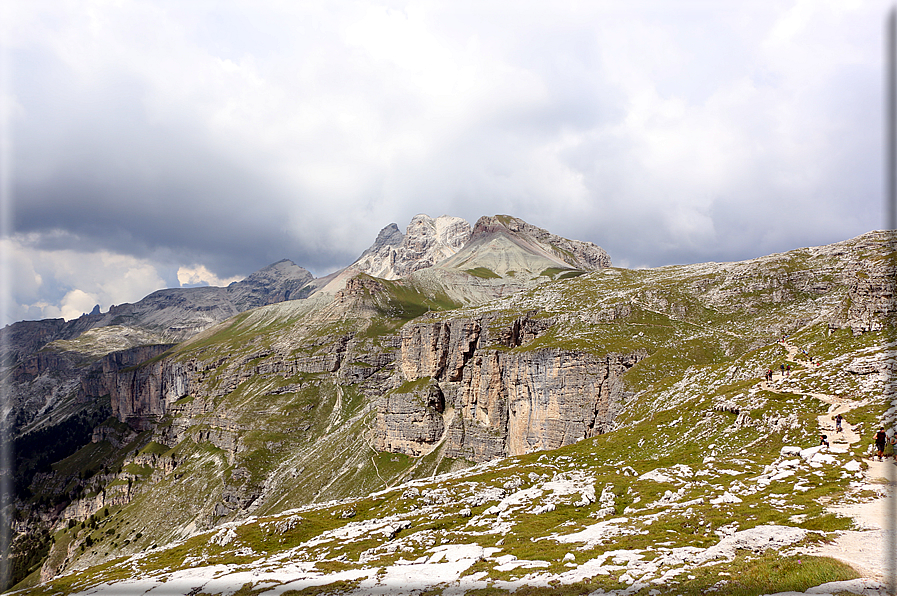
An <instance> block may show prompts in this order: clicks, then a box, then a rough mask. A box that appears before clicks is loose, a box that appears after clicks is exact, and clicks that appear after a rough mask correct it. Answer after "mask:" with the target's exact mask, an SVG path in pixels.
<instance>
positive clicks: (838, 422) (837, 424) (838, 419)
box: [835, 414, 844, 432]
mask: <svg viewBox="0 0 897 596" xmlns="http://www.w3.org/2000/svg"><path fill="white" fill-rule="evenodd" d="M842 420H844V418H843V417H842V416H841V414H838V415H837V416H835V431H836V432H842V431H841V421H842Z"/></svg>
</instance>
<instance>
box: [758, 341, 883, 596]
mask: <svg viewBox="0 0 897 596" xmlns="http://www.w3.org/2000/svg"><path fill="white" fill-rule="evenodd" d="M779 345H781V346H782V347H783V348H785V350H786V351H787V354H788V355H787V359H788V360H789V361H791V362H795V363H797V364H799V365H801V366H803V367H806V368H814V367H815V366H816V364H815V363H814V362H812V361H811V360H810V359H809V358H804V357H802V354H803V352H802V351H801V350H800V349H799V348H798V347H797V346H794V345H791V344H789V343H787V342H785V341H781V342H779ZM792 372H793V371H792ZM788 376H789V375H787V374H782V372H781V370H778V371H777V370H773V378H772V382H767V381H762V382H761V383H760V387H761V388H762V389H765V390H767V391H772V392H774V393H786V392H787V393H794V392H795V390H793V389H790V390H788V391H784V390H783V389H782V388H781V384H782V381H784V380H785V379H786V378H787V377H788ZM799 393H800V394H801V395H807V396H810V397H815V398H816V399H818V400H819V401H821V402H823V403H827V404H829V408H828V411H827V412H826V413H825V414H820V415H819V416H818V417H817V420H818V422H819V433H820V434H824V435H827V436H828V440H829V443H830V446H829V451H830V452H832V453H847V452H848V451H849V449H850V446H851V445H854V444H856V443H858V442H859V441H860V435H859V434H858V433H857V432H856V430H855V429H854V426H853V425H852V424H850V423H849V422H848V421H847V419H846V414H848V413H849V412H850V410H852V409H854V408H856V407H858V406H862V405H865V404H866V403H868V402H867V401H866V400H863V401H854V400H851V399H847V398H844V397H840V396H837V395H829V394H825V393H811V392H806V391H800V392H799ZM838 414H841V415H842V417H843V420H842V423H841V428H842V431H841V432H838V431H837V430H836V428H835V416H837V415H838ZM863 461H864V463H865V464H866V465H867V466H868V467H866V469H865V470H864V471H863V484H864V485H865V486H866V487H867V488H868V489H871V490H874V491H875V492H876V493H877V494H878V495H879V498H875V499H872V500H869V501H866V502H863V503H855V504H851V505H833V506H830V507H828V510H829V511H832V512H833V513H837V514H839V515H844V516H849V517H852V518H853V519H854V522H855V524H856V526H857V529H856V530H850V531H843V532H839V533H838V536H837V538H835V539H834V540H833V541H831V542H828V543H822V544H819V545H816V546H813V547H810V548H809V549H807V551H806V552H807V554H814V555H821V556H827V557H832V558H833V559H838V560H839V561H843V562H845V563H847V564H848V565H850V566H851V567H853V568H854V569H856V570H857V571H858V572H859V573H861V574H863V575H864V576H865V577H867V578H872V579H875V580H878V581H886V580H889V579H891V580H892V576H893V575H894V573H895V562H894V556H893V549H894V546H895V530H894V527H895V525H894V524H895V502H894V499H895V495H894V489H895V486H897V481H895V480H897V462H895V460H894V459H886V460H884V461H874V460H872V459H866V458H864V459H863ZM892 581H893V580H892Z"/></svg>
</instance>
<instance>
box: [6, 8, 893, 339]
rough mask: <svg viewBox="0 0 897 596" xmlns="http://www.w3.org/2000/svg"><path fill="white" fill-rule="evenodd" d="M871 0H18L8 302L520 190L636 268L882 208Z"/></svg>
mask: <svg viewBox="0 0 897 596" xmlns="http://www.w3.org/2000/svg"><path fill="white" fill-rule="evenodd" d="M887 8H888V5H886V4H885V3H883V2H881V1H876V2H872V1H864V0H855V1H851V0H796V1H795V0H791V1H785V2H783V1H778V0H777V1H766V0H752V1H751V2H741V1H732V2H726V1H722V2H721V1H718V0H716V1H706V2H687V1H686V2H666V1H659V0H658V1H657V2H632V1H626V2H622V1H611V2H602V1H600V0H594V1H583V2H575V1H574V2H560V1H552V2H520V1H513V2H512V1H502V2H489V1H483V0H477V1H474V2H464V1H455V0H453V1H451V2H418V1H409V2H385V3H383V2H366V1H359V2H352V3H349V2H328V1H310V2H280V1H277V2H274V1H271V2H264V1H262V2H260V1H253V2H240V1H231V2H205V1H202V2H199V1H197V2H179V1H172V2H162V1H133V2H132V1H92V0H76V1H68V2H66V1H62V0H53V1H48V2H41V1H39V0H30V1H29V2H13V1H6V2H4V3H3V11H5V12H4V14H3V15H0V16H2V19H0V21H2V24H0V27H2V50H3V53H2V80H0V84H2V88H0V115H2V118H3V135H2V139H0V140H2V143H3V145H2V149H3V157H2V168H0V173H2V176H3V179H2V181H0V184H2V188H3V191H4V192H3V197H4V203H3V208H4V210H5V215H6V217H5V218H4V223H5V229H4V230H3V231H2V235H0V247H2V248H3V254H4V256H5V258H6V259H7V265H8V266H7V267H6V268H5V270H4V275H5V276H6V280H5V284H6V286H7V287H8V288H9V289H10V290H11V297H10V304H9V311H8V314H7V315H6V320H5V321H3V322H9V321H11V320H20V319H26V318H29V319H35V318H45V317H58V316H64V317H66V318H71V317H73V316H77V315H79V314H81V313H82V312H85V311H89V310H90V309H91V308H92V307H93V305H94V304H100V306H101V307H102V308H103V310H105V309H107V308H108V307H109V305H110V304H119V303H121V302H133V301H136V300H138V299H140V298H141V297H142V296H144V295H145V294H147V293H149V292H151V291H153V290H156V289H159V288H163V287H177V286H179V285H182V284H196V283H211V284H213V285H220V284H226V283H228V282H229V281H232V280H234V279H239V278H241V277H243V276H245V275H248V274H249V273H251V272H252V271H255V270H257V269H259V268H261V267H263V266H265V265H267V264H269V263H271V262H274V261H277V260H279V259H281V258H289V259H292V260H293V261H295V262H296V263H298V264H300V265H302V266H304V267H306V268H308V269H310V270H311V271H312V272H313V273H315V274H316V275H323V274H326V273H328V272H330V271H333V270H334V269H336V268H339V267H341V266H345V265H347V264H348V263H349V262H351V261H352V260H353V259H354V258H355V257H356V256H357V255H358V254H359V253H361V252H362V251H363V250H364V249H365V248H366V247H367V246H368V245H370V244H371V242H372V241H373V240H374V238H375V236H376V234H377V232H378V231H379V229H380V228H382V227H383V226H385V225H387V224H389V223H390V222H396V223H398V224H399V226H400V227H401V228H404V227H405V226H406V225H407V224H408V222H409V220H410V219H411V217H413V216H414V215H415V214H417V213H427V214H429V215H431V216H434V217H435V216H438V215H442V214H449V215H457V216H460V217H464V218H465V219H467V220H468V221H471V222H474V221H475V220H476V219H477V218H478V217H479V216H481V215H492V214H496V213H507V214H511V215H515V216H518V217H521V218H523V219H525V220H527V221H529V222H530V223H533V224H535V225H538V226H540V227H543V228H547V229H549V230H550V231H552V232H554V233H557V234H561V235H563V236H566V237H569V238H576V239H581V240H591V241H593V242H595V243H597V244H599V245H600V246H602V247H604V248H605V249H606V250H607V251H608V252H609V253H610V254H611V257H612V258H613V260H614V263H615V264H616V265H621V266H630V267H637V266H656V265H663V264H670V263H686V262H702V261H710V260H713V261H728V260H738V259H746V258H751V257H756V256H760V255H763V254H769V253H772V252H777V251H782V250H788V249H792V248H797V247H801V246H809V245H818V244H826V243H830V242H835V241H838V240H843V239H847V238H850V237H853V236H856V235H858V234H861V233H863V232H866V231H869V230H872V229H879V228H881V227H882V225H883V224H882V213H883V209H882V186H883V184H882V178H883V176H882V162H883V157H882V153H883V133H882V122H883V118H882V103H883V101H882V96H883V92H882V79H883V75H882V72H883V66H882V63H883V56H884V53H883V37H884V22H885V13H886V10H887Z"/></svg>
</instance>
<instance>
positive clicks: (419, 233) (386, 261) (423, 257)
mask: <svg viewBox="0 0 897 596" xmlns="http://www.w3.org/2000/svg"><path fill="white" fill-rule="evenodd" d="M469 237H470V224H469V223H468V222H467V221H466V220H464V219H461V218H460V217H452V216H450V215H440V216H439V217H437V218H435V219H434V218H432V217H430V216H429V215H426V214H423V213H421V214H418V215H415V216H414V218H412V220H411V223H409V224H408V228H407V229H406V230H405V234H402V233H401V232H400V231H399V227H398V226H397V225H396V224H394V223H392V224H389V225H388V226H386V227H385V228H383V229H382V230H380V233H379V234H378V235H377V239H376V240H375V241H374V244H373V245H372V246H371V247H370V248H369V249H367V250H366V251H364V252H363V253H362V254H361V256H360V257H359V258H358V260H357V261H355V262H354V263H352V265H350V267H351V268H354V269H357V270H358V271H361V272H362V273H367V274H368V275H372V276H374V277H380V278H382V279H399V278H400V277H405V276H407V275H408V274H409V273H413V272H414V271H418V270H420V269H425V268H427V267H432V266H433V265H435V264H436V263H438V262H439V261H442V260H444V259H446V258H448V257H450V256H452V255H453V254H455V253H456V252H458V250H460V249H461V247H462V246H463V245H464V243H465V242H466V241H467V239H468V238H469Z"/></svg>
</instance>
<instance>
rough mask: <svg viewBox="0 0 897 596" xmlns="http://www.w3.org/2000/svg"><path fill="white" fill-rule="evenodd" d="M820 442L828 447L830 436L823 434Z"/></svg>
mask: <svg viewBox="0 0 897 596" xmlns="http://www.w3.org/2000/svg"><path fill="white" fill-rule="evenodd" d="M819 444H820V445H823V446H824V447H825V448H826V449H828V436H827V435H822V436H820V437H819Z"/></svg>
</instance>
